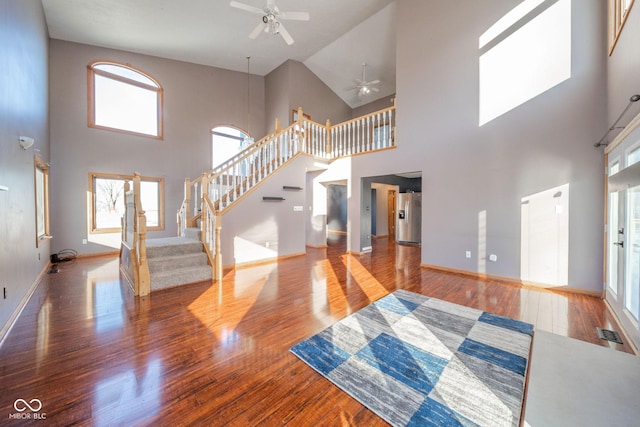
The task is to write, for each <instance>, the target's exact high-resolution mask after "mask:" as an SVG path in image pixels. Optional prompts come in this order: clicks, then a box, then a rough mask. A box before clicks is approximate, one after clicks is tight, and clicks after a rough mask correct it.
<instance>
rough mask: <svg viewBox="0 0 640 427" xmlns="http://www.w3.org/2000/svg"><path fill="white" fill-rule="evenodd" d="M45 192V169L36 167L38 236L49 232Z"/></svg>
mask: <svg viewBox="0 0 640 427" xmlns="http://www.w3.org/2000/svg"><path fill="white" fill-rule="evenodd" d="M44 198H45V194H44V171H43V170H42V169H41V168H39V167H36V228H37V230H36V231H37V234H36V235H37V237H42V236H44V235H45V234H46V233H47V230H46V228H45V204H44V202H45V200H44Z"/></svg>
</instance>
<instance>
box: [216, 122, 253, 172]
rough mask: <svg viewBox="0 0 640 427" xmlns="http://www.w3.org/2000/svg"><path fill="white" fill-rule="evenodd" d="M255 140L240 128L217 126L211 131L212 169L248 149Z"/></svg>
mask: <svg viewBox="0 0 640 427" xmlns="http://www.w3.org/2000/svg"><path fill="white" fill-rule="evenodd" d="M252 142H253V139H252V138H251V137H250V136H249V135H247V134H246V133H244V132H243V131H241V130H240V129H238V128H235V127H232V126H216V127H214V128H213V129H211V167H212V168H215V167H216V166H218V165H220V164H222V163H224V162H225V161H227V160H229V159H230V158H231V157H233V156H235V155H236V154H238V153H239V152H240V151H242V150H244V149H245V148H247V147H248V146H249V145H250V144H251V143H252Z"/></svg>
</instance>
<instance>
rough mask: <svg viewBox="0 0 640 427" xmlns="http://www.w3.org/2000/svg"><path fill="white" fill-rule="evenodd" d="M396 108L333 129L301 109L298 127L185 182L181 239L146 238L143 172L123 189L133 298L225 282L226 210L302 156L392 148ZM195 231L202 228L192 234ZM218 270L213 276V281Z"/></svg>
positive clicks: (125, 267) (126, 266)
mask: <svg viewBox="0 0 640 427" xmlns="http://www.w3.org/2000/svg"><path fill="white" fill-rule="evenodd" d="M395 109H396V108H395V101H394V106H393V107H390V108H385V109H383V110H380V111H377V112H375V113H371V114H367V115H365V116H362V117H359V118H357V119H353V120H349V121H347V122H344V123H340V124H338V125H334V126H332V125H331V123H330V122H329V121H327V123H326V125H322V124H320V123H316V122H312V121H311V120H308V119H306V118H305V117H304V114H303V112H302V109H299V110H298V121H297V122H295V123H293V124H292V125H291V126H289V127H287V128H285V129H281V128H280V125H279V122H278V121H277V120H276V130H275V131H274V132H272V133H271V134H269V135H267V136H265V137H264V138H262V139H261V140H260V141H257V142H255V143H253V144H251V145H250V146H249V147H247V148H246V149H245V150H243V151H241V152H240V153H238V154H236V155H235V156H234V157H232V158H230V159H229V160H227V161H226V162H224V163H222V164H221V165H219V166H217V167H216V168H214V169H213V170H211V171H209V172H205V173H203V174H202V175H201V176H200V177H199V178H197V179H195V180H193V181H191V180H189V179H188V178H187V179H186V181H185V187H184V195H185V197H184V200H183V202H182V205H181V206H180V209H179V210H178V214H177V222H178V236H179V237H171V238H161V239H150V240H147V239H146V219H145V215H144V211H143V210H142V205H141V203H140V200H139V188H140V174H139V173H135V174H134V180H133V190H132V191H131V192H129V190H128V188H129V187H128V184H126V185H125V188H126V189H127V190H125V193H126V197H127V198H128V199H127V200H129V201H127V203H126V206H127V211H126V212H125V215H124V217H123V226H122V246H121V255H120V265H121V270H122V271H123V272H124V273H125V275H126V276H127V278H128V280H129V282H131V284H132V288H133V290H134V294H135V295H136V296H144V295H148V294H149V292H150V291H152V290H158V289H164V288H168V287H172V286H177V285H182V284H187V283H194V282H199V281H205V280H212V278H214V279H215V280H218V281H220V280H222V256H221V254H220V250H219V248H220V247H221V242H220V236H221V234H220V230H221V228H222V218H223V216H224V213H225V211H226V210H227V209H228V208H229V207H231V206H232V205H235V204H236V203H238V202H240V201H241V200H242V199H243V198H244V197H245V196H246V195H247V194H248V193H249V192H251V191H252V190H253V189H254V188H256V187H257V186H259V185H260V184H261V183H262V182H263V181H264V180H265V179H266V178H268V177H269V176H270V175H271V174H273V173H276V172H277V171H279V170H280V169H281V168H282V167H283V166H285V165H287V164H289V163H290V162H291V161H293V159H294V158H296V157H297V156H300V155H306V156H311V157H313V158H315V159H318V160H322V161H327V162H331V161H333V160H335V159H337V158H340V157H348V156H353V155H358V154H364V153H369V152H375V151H380V150H386V149H390V148H395V146H396V143H395V120H396V119H395ZM198 225H199V228H197V227H198ZM213 272H215V277H212V276H213V274H212V273H213Z"/></svg>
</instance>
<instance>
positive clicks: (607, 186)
mask: <svg viewBox="0 0 640 427" xmlns="http://www.w3.org/2000/svg"><path fill="white" fill-rule="evenodd" d="M638 140H640V114H637V115H636V116H635V117H634V118H633V119H632V120H631V122H630V123H629V124H628V125H627V126H626V127H625V128H624V129H623V130H622V131H621V132H620V133H619V134H618V135H617V136H616V137H615V138H614V140H613V141H611V143H609V144H608V145H607V147H606V148H605V150H604V167H605V174H604V200H603V202H604V225H605V226H604V233H603V235H604V239H603V245H604V247H603V249H604V250H603V282H602V283H603V287H602V298H603V300H604V301H605V302H606V304H607V305H608V307H609V308H610V311H611V313H612V314H613V315H614V317H615V318H616V319H617V321H618V324H619V325H620V327H621V328H622V329H623V331H624V333H625V335H626V337H627V338H628V341H629V343H630V344H631V347H632V348H633V350H634V351H635V353H636V354H640V351H639V349H640V325H639V323H640V322H636V321H634V320H633V319H632V317H630V316H629V315H628V314H627V313H626V312H625V311H626V310H625V309H624V305H625V304H624V300H623V299H624V295H621V289H620V286H618V287H617V297H616V298H613V297H612V296H611V298H609V293H608V292H607V289H608V287H609V284H608V277H609V270H608V267H609V238H610V237H609V200H610V199H609V194H610V193H611V192H612V191H619V192H620V197H619V199H624V200H623V201H621V200H619V206H622V205H623V204H626V203H627V200H626V199H627V192H626V190H627V189H628V188H632V187H634V186H637V185H640V163H635V164H634V165H632V166H631V167H622V165H624V164H625V163H626V159H625V157H626V153H627V152H628V149H629V148H631V147H633V146H635V143H636V142H637V141H638ZM618 148H619V151H618V153H616V154H614V155H616V156H620V159H619V161H620V165H621V170H620V172H618V173H616V174H613V175H610V174H609V157H610V154H611V153H612V152H613V151H614V150H616V149H618ZM620 190H623V191H620ZM625 211H626V205H625ZM619 216H624V217H625V218H626V212H619ZM623 226H624V227H625V230H624V231H625V233H626V234H628V232H629V231H628V230H627V224H626V220H625V224H624V225H623ZM624 237H625V240H624V241H625V242H626V240H627V239H626V237H627V236H626V235H625V236H624ZM619 255H623V256H622V258H623V259H624V256H626V249H625V250H623V251H620V252H619ZM622 262H625V261H624V260H623V261H622ZM619 271H620V270H619ZM622 273H623V277H622V278H620V277H618V281H620V280H621V279H622V280H625V278H624V274H626V266H625V268H624V269H623V271H622ZM619 275H620V274H619ZM624 291H625V289H624V288H623V289H622V293H624ZM612 300H613V301H612Z"/></svg>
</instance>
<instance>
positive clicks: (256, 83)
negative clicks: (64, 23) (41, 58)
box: [50, 40, 266, 253]
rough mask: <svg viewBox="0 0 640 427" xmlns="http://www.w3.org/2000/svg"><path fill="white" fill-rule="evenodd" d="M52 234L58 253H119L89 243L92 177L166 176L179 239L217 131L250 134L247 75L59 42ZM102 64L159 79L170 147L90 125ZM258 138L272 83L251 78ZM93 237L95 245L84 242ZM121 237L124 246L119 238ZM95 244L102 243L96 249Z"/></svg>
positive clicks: (172, 227)
mask: <svg viewBox="0 0 640 427" xmlns="http://www.w3.org/2000/svg"><path fill="white" fill-rule="evenodd" d="M50 55H51V61H50V64H51V70H50V79H51V82H52V84H51V106H52V107H51V147H52V149H51V151H52V162H53V165H54V166H53V167H52V172H51V180H52V194H53V195H54V197H52V201H51V207H52V212H53V213H52V214H53V222H52V228H53V230H55V238H54V239H53V243H52V245H53V248H54V250H60V249H63V248H74V249H77V250H78V251H79V252H80V253H99V252H105V251H111V250H113V249H114V248H113V247H112V246H111V247H110V246H108V245H107V244H102V243H99V242H97V241H98V239H104V236H103V235H89V236H88V221H89V219H88V216H87V197H86V192H87V189H88V173H89V172H100V173H116V174H126V175H131V174H133V172H140V173H141V174H142V175H146V176H154V177H162V178H164V180H165V204H164V207H165V231H164V232H160V231H158V232H150V233H149V236H148V237H149V238H154V237H163V236H175V235H176V233H177V231H176V229H177V226H176V220H175V217H176V216H175V215H176V211H177V209H178V208H179V207H180V204H181V202H182V199H183V197H184V194H183V188H184V179H185V178H186V177H190V178H192V179H193V178H196V177H198V176H199V175H200V174H201V173H202V172H204V171H206V170H209V169H211V139H210V134H209V130H210V129H211V128H212V127H214V126H216V125H221V124H234V125H236V126H239V127H240V128H244V129H246V128H247V76H246V73H241V72H235V71H228V70H222V69H219V68H212V67H206V66H200V65H195V64H190V63H185V62H179V61H172V60H167V59H161V58H156V57H151V56H145V55H139V54H135V53H130V52H123V51H117V50H110V49H103V48H99V47H94V46H88V45H82V44H75V43H69V42H64V41H59V40H51V43H50ZM96 59H103V60H113V61H118V62H122V63H128V64H131V65H132V66H134V67H136V68H138V69H141V70H143V71H145V72H146V73H148V74H150V75H151V76H153V77H154V78H156V79H157V80H158V81H159V82H160V84H161V85H162V86H163V89H164V140H162V141H159V140H155V139H151V138H145V137H139V136H133V135H127V134H122V133H117V132H110V131H105V130H99V129H94V128H89V127H88V126H87V64H89V63H90V62H91V61H94V60H96ZM251 98H252V107H251V118H250V120H251V122H250V129H249V130H250V132H251V134H252V135H253V136H254V137H256V139H258V138H261V137H262V136H263V135H264V134H265V133H266V131H265V128H266V126H265V118H264V105H265V97H264V79H263V78H262V77H259V76H251ZM87 237H89V244H87V245H82V239H85V238H87ZM112 237H114V239H112V240H114V241H115V245H116V248H117V247H118V238H119V236H118V235H117V234H115V235H112ZM92 241H95V242H96V243H92Z"/></svg>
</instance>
